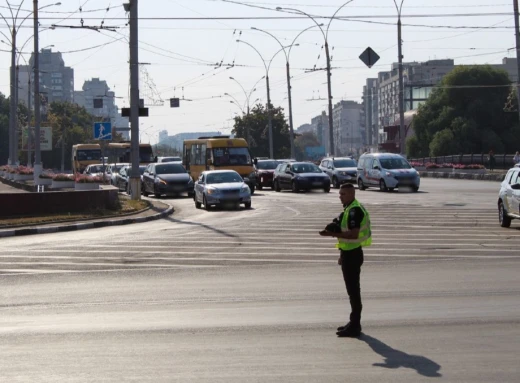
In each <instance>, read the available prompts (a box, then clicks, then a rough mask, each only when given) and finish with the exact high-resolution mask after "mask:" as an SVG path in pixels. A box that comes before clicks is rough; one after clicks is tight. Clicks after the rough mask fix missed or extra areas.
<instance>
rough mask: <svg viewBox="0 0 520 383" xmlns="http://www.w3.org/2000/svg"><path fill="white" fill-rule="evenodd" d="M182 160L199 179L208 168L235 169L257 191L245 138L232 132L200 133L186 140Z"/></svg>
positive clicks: (192, 174) (187, 168)
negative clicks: (212, 134)
mask: <svg viewBox="0 0 520 383" xmlns="http://www.w3.org/2000/svg"><path fill="white" fill-rule="evenodd" d="M182 153H183V157H182V163H183V165H184V167H185V168H186V170H187V171H188V172H189V173H190V175H191V177H192V178H193V180H194V181H196V180H197V179H198V178H199V176H200V173H202V172H203V171H205V170H235V171H236V172H237V173H238V174H240V175H241V176H242V178H243V179H244V182H245V183H246V184H247V185H248V186H249V189H251V194H253V193H254V191H255V184H256V179H255V169H254V168H253V162H252V160H251V154H250V153H249V147H248V145H247V142H246V140H244V139H243V138H229V136H214V137H199V138H198V139H194V140H184V144H183V150H182Z"/></svg>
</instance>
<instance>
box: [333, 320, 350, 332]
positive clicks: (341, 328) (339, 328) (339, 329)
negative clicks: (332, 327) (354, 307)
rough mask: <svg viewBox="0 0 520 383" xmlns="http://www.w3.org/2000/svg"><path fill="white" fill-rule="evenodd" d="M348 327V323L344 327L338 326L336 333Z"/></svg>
mask: <svg viewBox="0 0 520 383" xmlns="http://www.w3.org/2000/svg"><path fill="white" fill-rule="evenodd" d="M349 327H350V322H348V323H347V324H346V325H345V326H339V327H338V329H337V330H336V331H343V330H346V329H347V328H349Z"/></svg>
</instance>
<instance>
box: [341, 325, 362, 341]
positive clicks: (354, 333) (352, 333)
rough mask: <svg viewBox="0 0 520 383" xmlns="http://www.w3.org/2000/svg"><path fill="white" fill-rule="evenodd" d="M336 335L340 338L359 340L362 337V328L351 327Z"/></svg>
mask: <svg viewBox="0 0 520 383" xmlns="http://www.w3.org/2000/svg"><path fill="white" fill-rule="evenodd" d="M336 335H337V336H338V337H340V338H358V337H359V336H360V335H361V326H359V327H357V326H356V327H354V326H352V325H351V326H349V327H347V328H346V329H345V330H342V331H338V332H337V333H336Z"/></svg>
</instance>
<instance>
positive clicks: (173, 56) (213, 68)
mask: <svg viewBox="0 0 520 383" xmlns="http://www.w3.org/2000/svg"><path fill="white" fill-rule="evenodd" d="M20 1H21V0H18V2H17V4H19V2H20ZM345 2H346V0H341V1H338V0H279V1H275V0H260V1H252V0H246V1H243V2H239V1H220V0H140V1H139V16H140V18H143V19H142V20H140V24H139V41H140V52H139V61H140V62H141V63H147V64H148V65H144V70H146V71H147V72H148V75H149V76H148V80H146V81H145V79H144V76H142V77H141V79H142V83H141V96H143V97H144V98H145V99H146V102H151V99H149V98H147V97H148V96H149V95H151V94H152V88H154V89H156V91H157V92H158V94H157V95H156V96H155V99H157V100H159V99H161V98H162V99H163V100H164V105H163V106H153V107H150V117H148V118H141V120H140V123H141V129H142V132H143V133H142V135H141V139H142V141H143V142H147V141H150V142H152V143H155V142H156V141H157V132H158V131H159V130H163V129H165V130H167V131H168V132H169V133H170V134H176V133H180V132H189V131H210V130H221V131H222V132H224V133H228V132H229V131H230V128H231V127H232V124H233V121H232V118H233V117H234V116H235V113H241V111H240V109H239V107H238V106H236V105H235V104H232V103H230V101H231V100H232V98H230V97H229V96H226V95H224V94H225V93H228V94H230V95H232V96H233V97H234V98H236V100H238V101H239V102H240V103H241V104H242V106H243V105H244V104H245V99H246V97H245V95H244V92H243V91H242V89H241V87H240V86H239V85H238V84H237V83H236V82H234V81H233V80H231V79H229V77H234V78H235V79H236V80H238V81H239V82H240V83H241V84H242V86H243V87H244V88H245V90H246V93H249V92H250V91H251V90H252V89H253V86H254V85H255V83H257V81H258V80H260V79H261V78H262V76H264V75H265V68H264V64H263V63H262V60H261V58H260V56H259V55H258V53H256V52H255V51H254V50H253V49H252V48H251V47H249V46H247V45H245V44H242V43H238V42H237V41H236V40H237V39H239V38H240V39H242V40H244V41H246V42H248V43H250V44H252V45H253V46H254V47H255V48H256V49H257V50H258V51H259V52H260V53H261V55H262V56H263V57H264V59H265V60H266V61H267V64H269V61H270V60H271V58H272V56H273V55H274V54H275V53H276V52H277V51H279V50H280V45H279V43H278V42H277V41H276V40H275V39H274V38H272V37H270V36H268V35H267V34H264V33H261V32H258V31H254V30H251V27H256V28H261V29H264V30H267V31H268V32H270V33H272V34H273V35H275V36H276V37H277V38H278V39H279V40H280V41H281V42H282V44H284V45H285V44H287V45H289V44H291V43H292V41H293V39H294V38H295V37H296V36H297V35H298V34H299V33H300V32H301V31H302V30H304V29H305V28H308V27H311V26H313V25H315V24H314V23H313V21H312V20H311V19H309V18H306V17H302V18H295V15H294V14H288V13H282V12H278V11H276V10H275V8H276V7H277V6H280V7H288V8H291V7H292V8H297V9H299V10H302V11H304V12H307V13H310V14H311V15H313V16H327V17H330V16H332V15H333V14H334V12H335V11H336V10H337V9H338V8H339V7H340V6H341V5H343V4H344V3H345ZM52 3H53V1H43V0H40V7H42V6H45V5H48V4H52ZM61 3H62V5H61V6H54V7H49V8H46V9H45V10H44V11H46V12H43V11H42V12H41V13H40V17H41V20H40V22H41V28H46V27H49V26H50V25H52V24H57V25H60V26H80V25H81V19H83V23H84V24H83V25H84V26H99V25H101V23H102V22H104V26H106V27H117V29H116V31H108V30H105V31H102V32H96V31H93V30H88V29H70V28H57V29H55V30H45V31H43V32H41V34H40V47H42V48H43V47H46V46H48V45H51V44H52V45H54V48H52V49H53V50H54V51H60V52H63V57H64V59H65V63H66V65H67V66H71V67H73V68H74V71H75V87H76V89H77V90H80V89H81V87H82V85H83V82H84V81H85V80H89V79H91V78H93V77H99V78H101V79H103V80H106V81H107V82H108V84H109V86H110V88H111V89H112V90H114V91H115V92H116V96H118V97H123V98H122V99H118V100H117V104H118V106H119V107H122V106H128V105H129V102H128V95H129V66H128V57H129V48H128V41H127V39H128V34H129V30H128V27H127V26H126V22H127V19H126V17H127V15H126V13H125V11H124V9H123V6H122V3H123V1H121V0H117V1H114V0H61ZM239 3H242V4H246V5H241V4H239ZM399 3H400V0H399ZM494 3H496V4H494ZM80 7H81V11H80ZM31 8H32V1H30V0H25V1H24V2H23V5H22V9H23V10H29V9H31ZM107 8H109V9H108V11H107ZM263 8H267V9H263ZM56 12H58V13H56ZM0 13H1V14H2V15H3V16H4V17H5V18H6V19H7V20H8V21H9V22H11V21H10V13H9V9H8V8H7V2H6V1H5V0H0ZM20 15H21V18H23V17H25V16H27V15H28V13H27V12H24V11H22V12H21V13H20ZM337 16H338V17H345V18H346V17H351V19H350V20H333V21H332V23H331V25H330V30H329V34H328V41H329V45H330V47H331V50H332V66H333V68H334V70H333V74H332V92H333V97H334V101H335V102H338V101H340V100H346V99H348V100H356V101H361V96H362V88H363V85H364V84H365V81H366V79H367V78H369V77H377V73H378V72H379V71H385V70H389V68H390V65H391V64H392V62H395V61H397V27H396V22H397V16H396V9H395V5H394V2H393V0H353V1H352V2H351V3H350V4H348V5H346V6H345V7H344V8H343V9H342V10H341V11H340V12H339V13H338V14H337ZM317 20H318V22H319V23H324V24H325V25H324V27H323V28H324V29H326V28H327V24H328V22H329V20H328V19H319V18H318V19H317ZM402 20H403V41H404V45H403V54H404V60H405V61H426V60H428V59H443V58H454V59H455V63H456V64H473V63H476V64H484V63H500V62H501V61H502V58H504V57H514V55H515V50H514V49H513V50H511V48H513V47H514V46H515V38H514V18H513V6H512V2H511V1H505V0H434V1H427V0H405V2H404V6H403V17H402ZM0 27H1V31H2V32H3V33H4V34H6V35H8V36H9V30H8V29H7V27H6V25H5V22H4V21H3V20H0ZM477 28H480V29H477ZM31 36H32V19H30V18H29V19H28V20H27V21H26V22H25V24H24V25H23V27H22V28H21V30H20V34H19V36H18V47H19V49H20V48H21V46H22V45H23V43H24V42H25V41H26V40H27V39H28V38H30V37H31ZM2 39H3V40H4V41H6V38H5V37H4V36H2ZM323 42H324V38H323V35H322V34H321V32H320V31H319V29H318V28H317V27H315V28H313V29H310V30H309V31H307V32H305V33H303V34H302V35H300V37H299V38H298V39H297V41H296V43H299V46H294V47H293V49H292V52H291V56H290V64H291V68H292V96H293V118H294V126H295V128H296V127H298V126H299V125H301V124H304V123H309V122H310V119H311V118H312V117H314V116H316V115H318V114H320V113H321V111H322V110H326V107H327V101H326V97H327V83H326V81H327V78H326V72H325V71H323V70H319V71H310V72H308V70H311V69H313V68H314V67H316V68H324V67H325V66H326V61H325V52H324V49H323ZM32 44H33V43H32V41H29V42H28V43H27V45H26V46H25V48H24V49H23V52H27V54H25V55H24V56H25V59H26V60H28V59H29V57H30V52H31V51H32V46H33V45H32ZM368 46H370V47H372V48H373V49H374V50H375V51H376V52H377V53H378V54H379V55H380V56H381V59H380V61H379V62H378V63H377V65H375V66H374V67H372V68H371V69H368V68H367V67H366V66H364V64H363V63H362V62H361V61H360V60H359V58H358V57H359V55H360V54H361V52H362V51H363V50H365V49H366V48H367V47H368ZM0 48H1V49H2V51H0V75H1V80H0V91H1V92H2V93H4V94H6V95H8V94H9V66H10V54H9V47H8V46H7V45H5V44H2V46H1V47H0ZM5 50H7V51H5ZM20 62H21V63H23V59H22V60H20ZM220 63H222V65H216V64H220ZM233 64H234V66H233ZM269 77H270V82H271V99H272V103H273V104H274V105H275V106H282V107H283V108H285V111H286V114H287V113H288V109H287V83H286V71H285V56H284V55H283V53H279V54H278V55H277V56H276V57H275V59H274V60H273V62H272V64H271V68H270V71H269ZM183 87H184V90H183V89H182V88H183ZM174 96H176V97H180V98H182V97H183V96H184V97H185V98H186V99H189V100H192V101H182V100H181V107H180V108H175V109H173V108H170V107H169V101H168V100H169V98H171V97H174ZM256 99H260V102H262V103H265V102H266V86H265V80H262V81H260V83H258V85H257V86H256V91H254V92H253V93H252V95H251V98H250V103H251V106H252V105H253V104H254V101H255V100H256ZM320 99H321V100H320Z"/></svg>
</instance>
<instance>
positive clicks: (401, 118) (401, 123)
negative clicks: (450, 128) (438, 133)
mask: <svg viewBox="0 0 520 383" xmlns="http://www.w3.org/2000/svg"><path fill="white" fill-rule="evenodd" d="M403 3H404V0H401V5H397V1H396V0H394V4H395V9H396V10H397V47H398V48H397V55H398V56H399V57H398V59H399V152H400V153H401V154H405V153H406V148H405V145H406V137H405V136H406V132H405V129H404V84H403V40H402V38H401V12H402V10H403Z"/></svg>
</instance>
